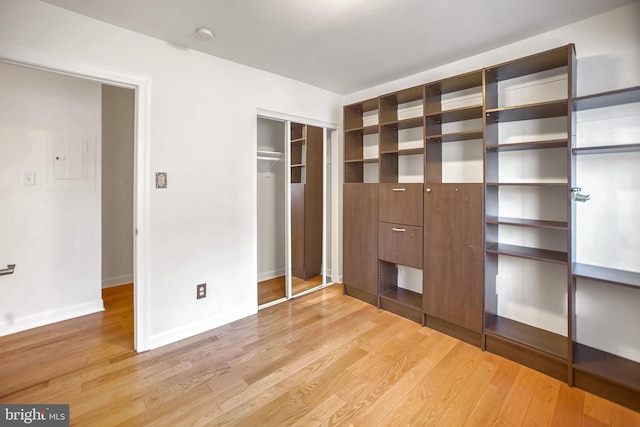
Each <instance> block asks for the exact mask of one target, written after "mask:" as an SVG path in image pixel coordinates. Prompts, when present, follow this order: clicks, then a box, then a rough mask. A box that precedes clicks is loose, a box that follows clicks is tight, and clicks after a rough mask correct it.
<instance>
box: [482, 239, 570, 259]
mask: <svg viewBox="0 0 640 427" xmlns="http://www.w3.org/2000/svg"><path fill="white" fill-rule="evenodd" d="M487 253H490V254H497V255H508V256H513V257H517V258H526V259H531V260H534V261H544V262H550V263H554V264H567V257H568V256H567V253H566V252H559V251H552V250H549V249H538V248H529V247H526V246H516V245H508V244H505V243H487Z"/></svg>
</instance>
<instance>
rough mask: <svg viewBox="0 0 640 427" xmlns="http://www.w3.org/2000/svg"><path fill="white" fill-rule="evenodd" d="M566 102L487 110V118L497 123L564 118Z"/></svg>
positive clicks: (563, 100)
mask: <svg viewBox="0 0 640 427" xmlns="http://www.w3.org/2000/svg"><path fill="white" fill-rule="evenodd" d="M567 111H568V101H567V100H566V99H561V100H557V101H548V102H538V103H535V104H527V105H516V106H512V107H502V108H494V109H491V110H487V116H488V117H490V118H492V119H494V120H496V121H498V122H511V121H517V120H531V119H546V118H549V117H562V116H566V115H567Z"/></svg>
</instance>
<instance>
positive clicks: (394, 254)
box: [378, 222, 423, 269]
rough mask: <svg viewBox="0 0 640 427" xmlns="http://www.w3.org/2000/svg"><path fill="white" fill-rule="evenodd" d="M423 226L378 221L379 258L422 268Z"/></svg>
mask: <svg viewBox="0 0 640 427" xmlns="http://www.w3.org/2000/svg"><path fill="white" fill-rule="evenodd" d="M422 241H423V229H422V227H414V226H410V225H403V224H389V223H386V222H379V223H378V258H379V259H381V260H383V261H389V262H393V263H395V264H402V265H406V266H408V267H413V268H420V269H421V268H422Z"/></svg>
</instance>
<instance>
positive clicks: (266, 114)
mask: <svg viewBox="0 0 640 427" xmlns="http://www.w3.org/2000/svg"><path fill="white" fill-rule="evenodd" d="M256 118H258V119H260V118H262V119H267V120H274V121H280V122H284V125H285V141H284V147H285V150H284V152H285V172H286V171H288V167H289V166H290V161H291V159H290V155H291V153H290V149H291V148H290V147H291V123H292V122H293V123H302V124H305V125H311V126H316V127H320V128H322V129H323V131H322V136H323V148H322V156H323V160H322V169H323V178H322V272H321V274H322V277H323V283H322V285H320V286H317V287H315V288H313V289H309V290H306V291H303V292H300V293H299V294H296V295H293V294H292V291H291V244H290V240H291V239H290V236H291V194H290V190H289V189H290V188H291V175H290V174H289V173H285V176H286V180H285V181H286V183H285V185H286V191H285V206H286V209H285V297H284V298H280V299H277V300H275V301H272V302H268V303H266V304H263V305H260V306H258V309H259V310H261V309H263V308H267V307H270V306H272V305H275V304H279V303H281V302H284V301H288V300H290V299H292V298H297V297H301V296H304V295H307V294H309V293H311V292H314V291H317V290H319V289H322V288H324V287H327V286H330V285H332V284H333V283H334V282H333V281H331V280H329V278H328V275H327V261H328V260H327V249H328V248H327V238H328V236H327V223H328V222H329V221H331V220H332V219H333V218H334V215H333V210H335V209H337V203H336V202H335V200H337V199H336V198H337V194H334V191H333V189H329V188H327V176H329V175H331V183H332V186H333V183H334V182H337V177H336V176H334V175H335V174H336V173H337V168H336V167H335V166H333V165H335V164H337V163H336V162H334V161H333V159H332V161H331V165H332V166H331V168H328V167H327V149H328V148H327V145H328V144H331V147H330V150H331V154H332V157H333V153H336V152H338V140H337V138H335V136H336V131H337V129H338V125H337V124H336V123H330V122H325V121H322V120H316V119H310V118H307V117H301V116H296V115H293V114H287V113H280V112H277V111H272V110H266V109H262V108H258V110H257V117H256ZM327 193H329V194H330V195H331V196H330V197H331V198H332V199H333V203H331V209H332V212H331V214H329V213H328V212H327V209H326V207H327V200H328V199H327ZM256 197H257V195H256ZM334 228H337V225H336V226H335V227H332V229H331V230H332V231H331V233H332V236H331V245H332V249H333V250H332V251H331V253H332V262H333V260H334V259H335V257H334V256H333V254H334V253H335V252H337V245H336V242H335V241H334V232H333V229H334ZM256 248H257V244H256ZM256 250H257V249H256ZM256 259H257V253H256ZM335 268H337V266H333V265H332V276H333V274H335V271H336V270H335ZM256 277H257V271H256Z"/></svg>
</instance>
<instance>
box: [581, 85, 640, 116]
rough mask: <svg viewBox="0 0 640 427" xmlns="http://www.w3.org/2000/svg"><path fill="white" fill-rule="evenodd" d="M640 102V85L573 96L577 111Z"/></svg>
mask: <svg viewBox="0 0 640 427" xmlns="http://www.w3.org/2000/svg"><path fill="white" fill-rule="evenodd" d="M632 102H640V86H635V87H630V88H627V89H619V90H612V91H609V92H602V93H596V94H593V95H587V96H579V97H577V98H573V105H574V108H575V109H576V110H577V111H582V110H591V109H593V108H603V107H612V106H614V105H623V104H630V103H632Z"/></svg>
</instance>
